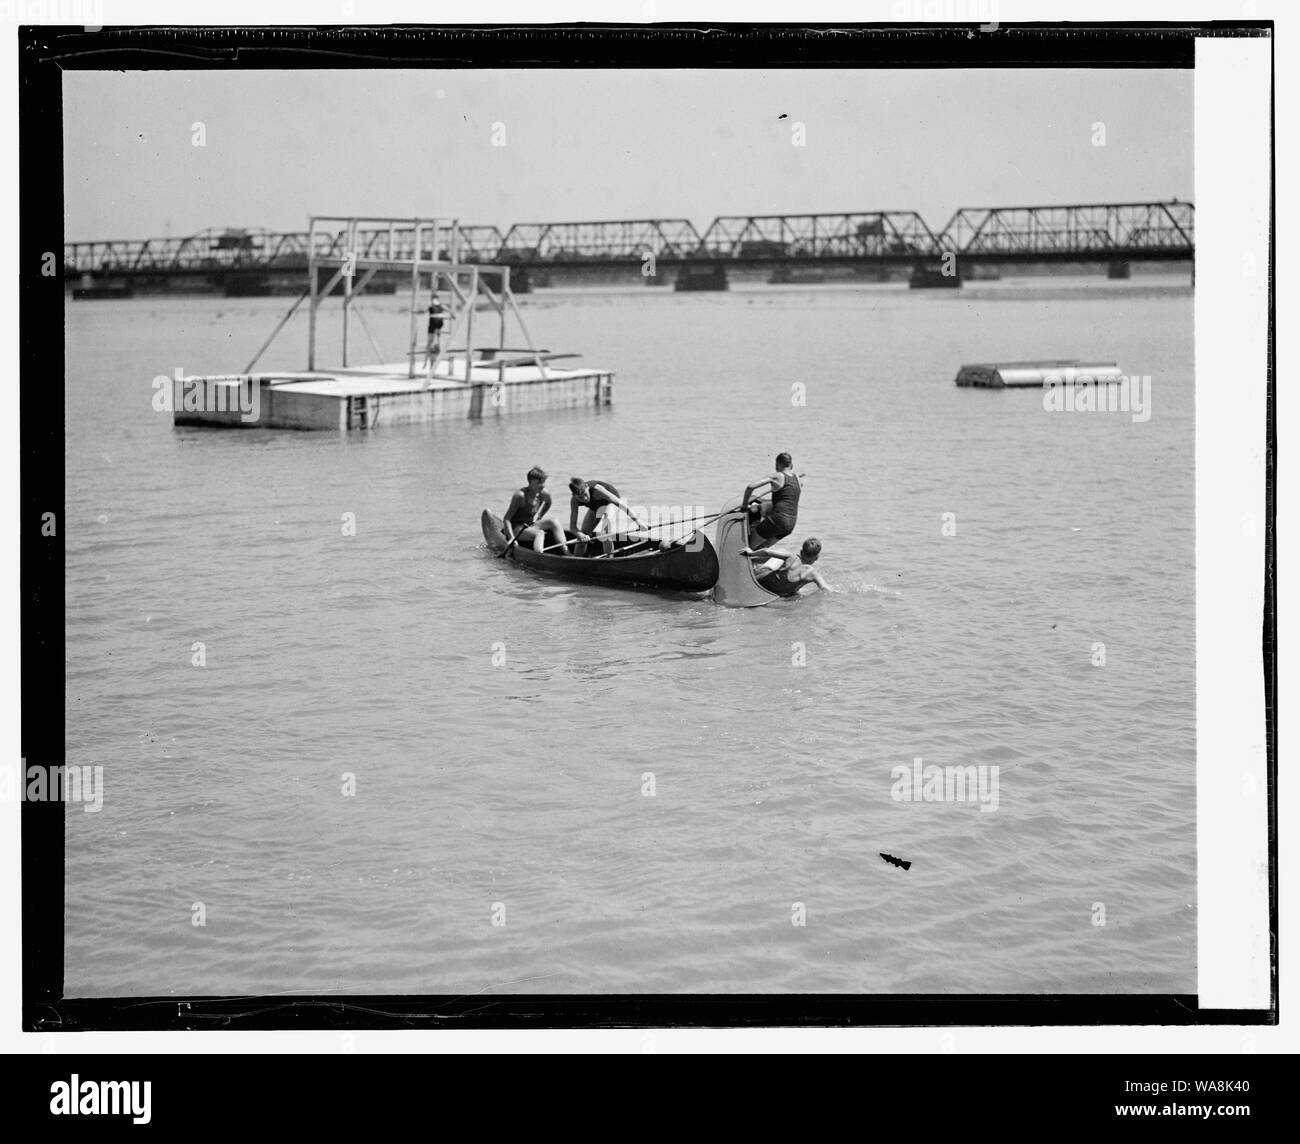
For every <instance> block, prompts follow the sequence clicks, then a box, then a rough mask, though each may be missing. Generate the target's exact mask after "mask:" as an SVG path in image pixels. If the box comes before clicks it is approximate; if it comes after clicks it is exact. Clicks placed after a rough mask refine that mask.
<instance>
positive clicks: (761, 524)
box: [740, 453, 803, 548]
mask: <svg viewBox="0 0 1300 1144" xmlns="http://www.w3.org/2000/svg"><path fill="white" fill-rule="evenodd" d="M768 486H771V489H772V501H771V503H770V504H768V505H763V506H761V508H760V506H759V505H758V504H757V503H756V502H754V501H753V496H754V494H755V493H756V492H758V490H760V489H763V488H767V487H768ZM802 491H803V489H802V487H801V486H800V484H799V478H798V477H797V476H796V475H795V471H794V461H793V460H792V459H791V458H790V454H789V453H778V454H777V456H776V472H775V473H773V474H772V475H771V476H770V477H764V478H763V479H762V480H760V481H756V482H755V483H754V484H752V485H750V486H749V487H748V488H746V489H745V495H744V497H743V498H742V500H741V502H740V503H741V504H742V505H746V506H748V508H749V512H750V519H751V522H752V520H753V517H754V516H755V515H758V514H759V513H760V512H761V519H760V520H759V521H758V523H757V524H754V523H751V524H750V529H749V543H750V545H751V546H753V547H754V548H765V547H767V546H768V545H769V544H771V543H772V541H774V540H780V539H782V538H783V537H786V536H789V535H790V533H792V532H793V531H794V526H795V524H796V523H797V522H798V520H799V494H800V493H801V492H802Z"/></svg>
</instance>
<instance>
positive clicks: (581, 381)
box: [172, 359, 614, 431]
mask: <svg viewBox="0 0 1300 1144" xmlns="http://www.w3.org/2000/svg"><path fill="white" fill-rule="evenodd" d="M452 368H453V370H454V371H455V375H454V376H453V375H452V374H451V373H449V372H447V371H443V372H440V373H437V374H435V375H434V376H433V377H431V378H421V377H418V376H417V377H416V378H414V379H412V378H410V377H408V376H407V375H406V366H405V364H404V363H394V364H388V365H372V366H359V367H356V368H354V369H333V370H328V371H320V372H309V371H304V372H302V373H283V372H281V373H255V374H247V375H231V376H228V377H187V378H184V379H183V381H182V382H181V392H180V394H179V395H178V396H177V398H176V402H175V409H174V411H173V414H172V420H173V422H174V423H175V424H176V425H197V426H205V427H209V428H233V429H258V428H262V429H326V430H335V431H338V430H343V431H346V430H349V429H375V428H392V427H394V426H397V425H419V424H423V423H424V422H427V421H481V420H489V419H491V418H494V417H508V416H513V415H515V414H519V413H533V412H538V411H541V410H547V409H571V408H576V407H579V406H592V405H596V406H600V405H609V404H610V402H611V400H612V398H613V387H614V375H613V374H611V373H603V372H600V371H597V370H584V369H556V368H548V369H547V370H546V373H545V376H542V373H541V371H540V370H538V369H537V367H536V366H532V365H526V366H518V365H516V366H508V367H506V368H505V369H501V368H499V367H496V366H493V365H491V364H490V361H489V360H487V359H480V360H476V361H475V362H474V366H473V368H472V370H471V377H470V380H468V381H467V380H466V379H465V376H464V374H465V369H464V364H463V362H457V363H455V364H454V365H453V367H452ZM252 386H256V387H257V388H256V393H257V397H256V399H254V398H253V397H252V393H253V390H252V389H251V387H252Z"/></svg>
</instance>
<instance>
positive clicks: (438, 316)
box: [424, 294, 447, 369]
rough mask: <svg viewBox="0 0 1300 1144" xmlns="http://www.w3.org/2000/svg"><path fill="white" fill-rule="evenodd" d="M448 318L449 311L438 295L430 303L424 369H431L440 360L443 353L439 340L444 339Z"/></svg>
mask: <svg viewBox="0 0 1300 1144" xmlns="http://www.w3.org/2000/svg"><path fill="white" fill-rule="evenodd" d="M446 316H447V309H446V307H445V306H443V304H442V299H441V298H439V297H438V295H437V294H435V295H434V296H433V299H432V300H431V301H430V302H429V331H428V340H427V342H426V344H425V347H424V368H425V369H431V368H432V367H433V364H434V363H435V362H436V361H437V360H438V354H439V353H440V352H441V347H440V346H439V344H438V343H439V339H440V338H441V337H442V325H443V320H444V319H445V318H446Z"/></svg>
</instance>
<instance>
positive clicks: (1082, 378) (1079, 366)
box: [957, 358, 1124, 389]
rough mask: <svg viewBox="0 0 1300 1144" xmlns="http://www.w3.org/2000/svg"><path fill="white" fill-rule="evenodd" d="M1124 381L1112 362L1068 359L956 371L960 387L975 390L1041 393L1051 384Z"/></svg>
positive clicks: (972, 366)
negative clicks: (1026, 390) (1014, 390)
mask: <svg viewBox="0 0 1300 1144" xmlns="http://www.w3.org/2000/svg"><path fill="white" fill-rule="evenodd" d="M1123 377H1124V375H1123V374H1122V373H1121V372H1120V368H1119V366H1117V365H1116V364H1115V363H1114V362H1113V361H1111V362H1088V361H1084V360H1082V359H1080V358H1066V359H1061V360H1058V361H1008V362H1001V363H998V364H983V365H964V366H962V367H961V369H959V370H958V371H957V384H958V385H960V386H962V387H964V388H973V389H1042V388H1043V385H1044V384H1045V383H1047V382H1049V381H1051V382H1055V383H1067V382H1068V383H1070V384H1073V385H1090V384H1093V383H1103V384H1112V383H1113V384H1118V383H1119V382H1120V381H1122V380H1123Z"/></svg>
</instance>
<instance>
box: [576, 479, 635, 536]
mask: <svg viewBox="0 0 1300 1144" xmlns="http://www.w3.org/2000/svg"><path fill="white" fill-rule="evenodd" d="M569 494H570V496H569V531H570V532H577V533H580V534H582V535H583V537H584V539H589V538H592V537H594V536H595V534H596V533H597V532H598V531H600V530H601V529H602V526H605V522H606V520H607V519H608V516H609V510H610V509H611V508H613V507H614V506H615V505H617V506H618V507H619V508H621V509H622V510H623V511H624V512H625V513H627V515H628V516H629V517H631V518H632V519H633V520H635V521H636V522H637V524H638V525H640V524H641V522H640V521H639V520H637V518H636V514H635V513H634V512H633V511H632V506H631V505H629V504H628V503H627V501H625V500H624V499H623V498H622V497H621V496H619V492H618V489H616V488H615V487H614V486H613V485H611V484H610V483H609V482H608V481H586V480H583V479H582V478H581V477H574V478H573V480H571V481H570V482H569ZM579 508H585V509H586V510H587V512H586V515H584V516H583V518H582V527H581V528H579V527H578V509H579ZM641 527H643V528H644V527H645V526H644V525H641ZM604 530H605V531H608V528H607V527H606V528H605V529H604ZM611 547H612V544H610V542H608V541H606V542H605V544H604V548H605V551H606V552H608V551H609V550H610V548H611Z"/></svg>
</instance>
